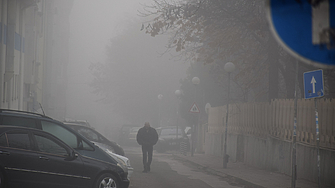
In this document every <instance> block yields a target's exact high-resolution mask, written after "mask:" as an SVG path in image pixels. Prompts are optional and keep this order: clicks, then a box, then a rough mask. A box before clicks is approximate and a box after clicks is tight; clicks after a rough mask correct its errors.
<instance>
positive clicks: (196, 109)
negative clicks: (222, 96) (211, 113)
mask: <svg viewBox="0 0 335 188" xmlns="http://www.w3.org/2000/svg"><path fill="white" fill-rule="evenodd" d="M190 112H191V113H200V110H199V108H198V106H197V104H195V103H193V105H192V107H191V109H190Z"/></svg>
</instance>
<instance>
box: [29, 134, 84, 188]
mask: <svg viewBox="0 0 335 188" xmlns="http://www.w3.org/2000/svg"><path fill="white" fill-rule="evenodd" d="M32 137H33V141H34V143H35V146H36V147H35V150H36V153H37V155H38V166H36V171H39V172H42V173H41V175H40V180H41V181H43V182H44V183H45V184H49V185H52V186H53V187H86V185H88V183H89V177H83V176H82V174H83V171H84V165H83V162H82V160H81V157H78V155H76V156H74V155H73V154H74V153H75V151H74V150H73V149H72V148H70V147H68V146H67V145H65V144H64V143H63V142H61V141H60V140H59V139H57V138H56V137H54V136H52V135H50V134H46V133H43V132H39V131H32Z"/></svg>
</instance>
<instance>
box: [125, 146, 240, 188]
mask: <svg viewBox="0 0 335 188" xmlns="http://www.w3.org/2000/svg"><path fill="white" fill-rule="evenodd" d="M123 148H124V149H125V152H126V156H127V157H128V158H129V160H130V162H131V166H132V167H133V168H134V171H133V174H132V176H131V178H130V186H129V188H171V187H173V188H194V187H196V188H236V187H235V186H232V185H229V184H228V183H227V182H226V181H224V180H223V179H222V178H220V177H218V176H213V175H211V174H208V173H206V171H203V170H201V169H197V168H196V167H194V166H192V165H189V164H187V163H183V162H182V161H179V160H177V159H176V158H174V156H173V155H172V154H171V152H168V153H164V154H161V153H157V152H155V151H154V156H153V162H152V164H151V171H150V172H149V173H143V172H142V170H143V165H142V153H141V149H140V147H139V146H136V147H126V146H123ZM239 187H240V186H239Z"/></svg>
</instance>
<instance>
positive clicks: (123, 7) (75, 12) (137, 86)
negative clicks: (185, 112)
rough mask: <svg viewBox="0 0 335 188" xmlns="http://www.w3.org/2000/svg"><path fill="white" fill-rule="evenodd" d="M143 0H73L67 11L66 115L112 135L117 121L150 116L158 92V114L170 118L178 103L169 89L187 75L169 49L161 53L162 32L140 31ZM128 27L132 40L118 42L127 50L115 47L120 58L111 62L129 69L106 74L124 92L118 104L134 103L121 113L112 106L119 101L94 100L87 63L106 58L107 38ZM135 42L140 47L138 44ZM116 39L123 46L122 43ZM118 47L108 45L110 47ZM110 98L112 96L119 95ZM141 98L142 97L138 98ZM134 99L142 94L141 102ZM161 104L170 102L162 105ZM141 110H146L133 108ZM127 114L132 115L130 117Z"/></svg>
mask: <svg viewBox="0 0 335 188" xmlns="http://www.w3.org/2000/svg"><path fill="white" fill-rule="evenodd" d="M147 2H150V0H147ZM147 2H146V1H144V0H132V1H123V0H113V1H111V0H99V1H98V2H96V1H90V0H75V1H74V4H73V8H72V11H71V16H70V32H71V37H70V56H69V62H70V63H69V65H68V90H67V118H71V119H86V120H88V121H89V122H90V123H91V124H92V125H93V126H94V127H95V128H97V129H98V130H100V131H101V132H105V134H106V136H113V135H114V134H113V133H115V131H116V130H117V129H118V128H119V127H120V126H121V125H122V124H130V123H131V124H134V123H137V124H139V125H142V124H144V121H153V122H154V120H156V119H157V118H158V117H157V116H158V110H160V109H158V108H159V102H160V101H159V100H158V98H157V96H158V95H159V94H162V95H163V96H164V97H163V100H162V101H161V107H162V109H163V110H162V112H161V116H162V118H163V119H164V117H165V119H166V121H167V122H168V121H174V119H173V118H175V116H173V115H171V114H170V117H172V118H170V119H169V118H168V117H167V116H168V113H171V111H174V109H176V108H177V103H174V102H176V98H175V96H174V92H175V90H176V89H179V87H180V83H179V80H180V79H182V78H184V77H186V68H187V64H186V63H183V62H180V61H178V60H176V59H175V58H172V57H173V55H172V54H171V53H170V52H168V53H165V54H163V53H164V52H165V45H166V39H167V36H160V37H159V38H157V37H151V36H150V35H148V34H145V32H144V31H141V25H142V21H143V18H141V17H139V16H138V10H141V9H142V8H143V7H142V5H141V4H144V3H147ZM140 3H141V4H140ZM140 19H142V20H141V21H140ZM130 27H132V29H133V30H132V31H131V32H133V33H134V34H133V36H134V37H132V38H131V42H129V41H128V44H131V43H133V44H134V46H132V45H129V48H128V47H127V48H120V49H129V51H126V50H125V51H122V52H120V51H118V53H120V54H119V56H118V58H119V59H118V60H119V61H118V62H113V66H114V68H115V70H125V69H127V70H128V71H122V74H119V73H118V74H117V75H118V76H117V77H113V78H114V79H113V80H109V81H111V85H110V87H111V89H112V90H113V89H114V90H118V91H117V92H116V93H118V94H119V95H127V96H129V103H127V104H121V105H124V106H127V107H128V108H131V109H133V110H130V111H129V113H132V114H127V115H124V114H122V113H121V112H118V110H117V108H118V107H120V104H118V105H119V106H115V104H116V102H117V101H113V100H112V101H110V103H102V102H99V99H101V98H102V96H101V95H97V94H94V93H93V88H92V87H90V86H89V84H90V83H92V81H93V76H92V70H91V69H90V65H91V64H92V63H97V62H101V63H106V59H107V56H106V46H107V45H111V43H110V40H111V39H112V40H113V39H114V38H115V37H120V36H122V35H123V34H124V33H125V32H128V33H129V31H128V30H129V28H130ZM135 36H136V37H135ZM137 36H139V37H138V38H137ZM126 40H127V38H125V41H126ZM139 43H140V44H141V45H140V46H142V47H143V48H141V49H140V48H138V46H139V45H138V44H139ZM119 45H120V46H122V44H119ZM117 47H118V46H114V47H113V46H112V48H117ZM123 56H124V59H123V58H122V57H123ZM120 57H121V58H120ZM125 64H126V65H125ZM125 66H126V67H125ZM116 73H117V72H116ZM111 74H112V73H111ZM123 86H124V87H123ZM112 93H115V92H112ZM130 93H131V94H132V95H130ZM111 98H114V99H115V100H117V98H118V96H115V97H111ZM144 98H145V99H146V100H147V102H144V103H143V99H144ZM151 98H152V99H151ZM138 100H142V103H140V102H139V101H138ZM171 102H172V103H173V105H171ZM164 104H166V105H168V104H170V105H169V107H167V108H164ZM164 109H165V110H164ZM143 111H146V112H147V113H141V114H144V115H139V114H136V112H143ZM130 116H131V117H133V118H129V117H130ZM154 126H157V125H154ZM113 140H116V139H113Z"/></svg>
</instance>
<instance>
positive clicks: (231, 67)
mask: <svg viewBox="0 0 335 188" xmlns="http://www.w3.org/2000/svg"><path fill="white" fill-rule="evenodd" d="M224 70H225V71H226V72H227V73H228V99H227V112H226V130H225V137H224V147H223V148H224V149H223V168H227V163H228V156H227V132H228V110H229V102H230V101H229V100H230V98H229V95H230V94H229V93H230V73H231V72H233V71H234V70H235V65H234V64H233V63H232V62H228V63H226V64H225V65H224Z"/></svg>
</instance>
